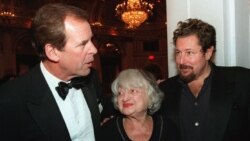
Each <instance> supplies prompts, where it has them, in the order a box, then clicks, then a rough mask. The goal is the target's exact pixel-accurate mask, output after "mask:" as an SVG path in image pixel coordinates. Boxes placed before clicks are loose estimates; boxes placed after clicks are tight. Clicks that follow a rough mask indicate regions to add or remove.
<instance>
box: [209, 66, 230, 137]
mask: <svg viewBox="0 0 250 141" xmlns="http://www.w3.org/2000/svg"><path fill="white" fill-rule="evenodd" d="M223 76H224V75H223V72H218V71H216V72H215V74H214V76H213V80H212V89H211V95H210V103H209V104H210V106H209V113H208V121H207V122H208V123H209V124H208V126H209V127H208V132H206V135H205V137H207V140H208V141H211V140H213V141H217V140H218V141H220V140H223V136H224V133H225V130H226V128H227V123H228V120H229V117H230V113H231V108H232V106H233V102H232V100H233V98H232V97H233V91H234V86H235V85H234V82H233V81H228V80H227V79H226V78H224V77H223ZM215 139H217V140H215Z"/></svg>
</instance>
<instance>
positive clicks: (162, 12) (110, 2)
mask: <svg viewBox="0 0 250 141" xmlns="http://www.w3.org/2000/svg"><path fill="white" fill-rule="evenodd" d="M147 1H148V2H150V3H154V10H153V16H151V17H150V18H149V19H148V20H147V21H146V22H145V23H144V24H143V25H142V26H141V27H140V29H152V28H162V27H164V26H166V1H165V0H147ZM55 2H63V3H67V4H72V5H75V6H78V7H81V8H84V9H86V10H87V11H88V12H89V13H90V22H91V23H101V24H102V25H103V26H104V27H116V28H124V27H125V24H124V23H123V22H122V21H120V20H119V18H118V17H117V16H116V15H115V10H114V9H115V7H116V5H117V4H119V3H122V2H123V0H0V10H1V9H3V8H5V9H6V8H8V9H14V12H15V14H16V15H17V16H18V17H22V18H32V17H33V16H34V13H35V11H36V10H37V9H38V8H39V7H41V6H42V5H44V4H46V3H55Z"/></svg>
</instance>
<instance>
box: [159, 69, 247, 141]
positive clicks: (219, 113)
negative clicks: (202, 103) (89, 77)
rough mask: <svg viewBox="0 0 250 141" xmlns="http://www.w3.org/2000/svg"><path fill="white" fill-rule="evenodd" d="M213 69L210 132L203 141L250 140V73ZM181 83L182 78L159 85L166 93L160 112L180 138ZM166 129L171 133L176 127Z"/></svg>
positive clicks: (245, 70) (237, 70)
mask: <svg viewBox="0 0 250 141" xmlns="http://www.w3.org/2000/svg"><path fill="white" fill-rule="evenodd" d="M213 69H214V76H213V77H212V85H211V96H210V101H209V111H208V119H209V120H208V121H207V122H208V125H209V127H208V128H209V129H208V132H206V134H205V135H204V137H203V138H204V140H203V141H250V138H249V136H250V70H249V69H245V68H241V67H217V66H215V65H213ZM178 80H179V77H178V76H174V77H172V78H170V79H167V80H166V81H164V82H162V83H161V84H159V86H160V88H161V89H162V91H163V92H164V93H165V99H164V102H163V105H162V107H161V109H160V113H161V114H163V115H164V116H165V117H166V118H168V119H170V120H169V121H170V122H172V123H173V124H169V125H174V126H175V127H174V128H176V127H177V128H178V129H179V130H178V132H176V133H175V134H176V136H180V137H181V130H180V121H179V119H180V117H179V106H180V95H181V89H182V88H181V84H180V83H179V81H178ZM187 116H192V115H187ZM167 128H169V130H171V128H173V127H170V126H167ZM166 134H167V133H166ZM184 140H185V139H184Z"/></svg>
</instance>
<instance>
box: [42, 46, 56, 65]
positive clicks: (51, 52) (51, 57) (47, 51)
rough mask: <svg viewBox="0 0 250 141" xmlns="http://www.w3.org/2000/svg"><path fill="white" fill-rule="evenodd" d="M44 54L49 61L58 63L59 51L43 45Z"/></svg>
mask: <svg viewBox="0 0 250 141" xmlns="http://www.w3.org/2000/svg"><path fill="white" fill-rule="evenodd" d="M44 49H45V54H46V56H47V57H48V59H49V60H51V61H53V62H58V60H59V54H58V53H59V50H58V49H57V48H55V47H54V46H53V45H52V44H46V45H45V48H44Z"/></svg>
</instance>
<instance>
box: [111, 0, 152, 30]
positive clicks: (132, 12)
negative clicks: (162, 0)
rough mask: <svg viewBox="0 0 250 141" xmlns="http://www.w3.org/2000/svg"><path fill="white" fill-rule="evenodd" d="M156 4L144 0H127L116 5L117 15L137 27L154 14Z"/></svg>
mask: <svg viewBox="0 0 250 141" xmlns="http://www.w3.org/2000/svg"><path fill="white" fill-rule="evenodd" d="M153 8H154V5H153V4H151V3H148V2H146V1H144V0H127V1H123V3H120V4H118V5H117V6H116V8H115V11H116V15H117V16H119V17H120V18H121V20H122V21H123V22H125V23H126V24H127V25H128V28H137V27H139V26H140V25H141V24H142V23H143V22H145V21H146V20H147V19H148V17H149V16H151V15H152V14H153V12H152V10H153Z"/></svg>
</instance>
